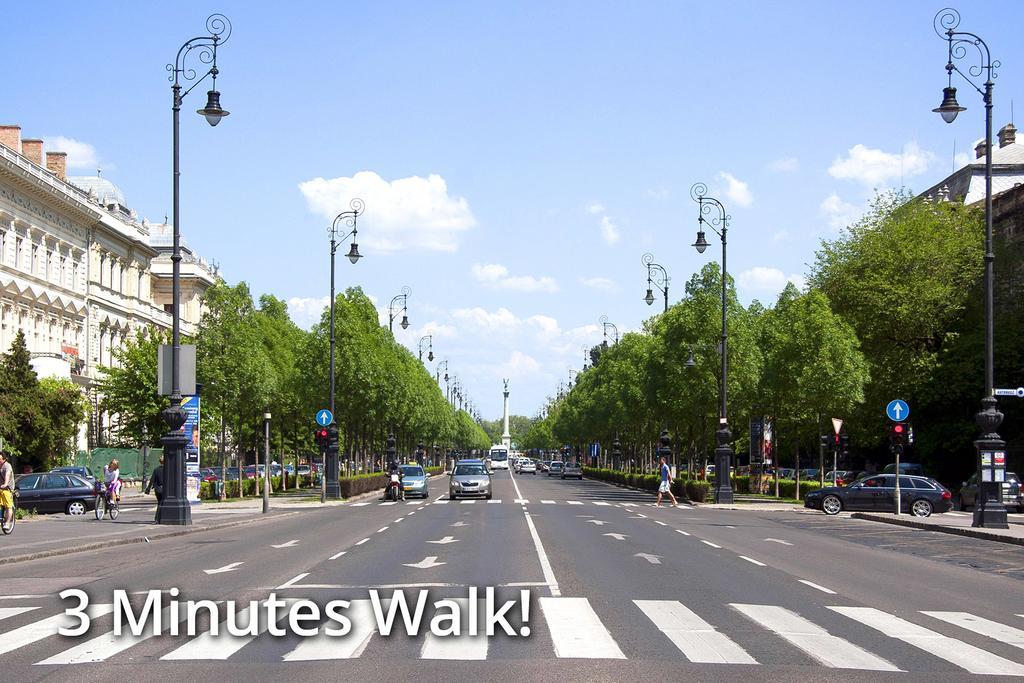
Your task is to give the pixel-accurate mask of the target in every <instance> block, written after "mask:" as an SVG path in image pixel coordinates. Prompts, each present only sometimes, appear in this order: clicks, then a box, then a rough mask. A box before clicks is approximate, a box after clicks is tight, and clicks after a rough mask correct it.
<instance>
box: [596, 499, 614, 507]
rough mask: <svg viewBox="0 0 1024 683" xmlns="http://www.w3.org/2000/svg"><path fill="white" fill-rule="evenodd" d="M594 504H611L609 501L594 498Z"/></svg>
mask: <svg viewBox="0 0 1024 683" xmlns="http://www.w3.org/2000/svg"><path fill="white" fill-rule="evenodd" d="M594 505H604V506H606V507H607V506H609V505H611V503H608V502H605V501H603V500H595V501H594Z"/></svg>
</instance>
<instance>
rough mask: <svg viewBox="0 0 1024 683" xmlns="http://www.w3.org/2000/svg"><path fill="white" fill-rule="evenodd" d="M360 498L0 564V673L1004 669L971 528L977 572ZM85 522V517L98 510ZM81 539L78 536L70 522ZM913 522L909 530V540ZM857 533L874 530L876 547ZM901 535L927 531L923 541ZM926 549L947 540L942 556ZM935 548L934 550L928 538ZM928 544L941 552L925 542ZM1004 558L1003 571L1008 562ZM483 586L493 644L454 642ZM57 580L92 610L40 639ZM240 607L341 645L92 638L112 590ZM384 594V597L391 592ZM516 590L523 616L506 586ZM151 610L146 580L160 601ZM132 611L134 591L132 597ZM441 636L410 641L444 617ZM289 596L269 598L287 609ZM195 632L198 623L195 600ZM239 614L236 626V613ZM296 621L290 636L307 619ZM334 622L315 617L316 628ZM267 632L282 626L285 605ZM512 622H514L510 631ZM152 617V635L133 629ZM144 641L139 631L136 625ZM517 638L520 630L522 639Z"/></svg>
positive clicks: (557, 510) (499, 510) (543, 676)
mask: <svg viewBox="0 0 1024 683" xmlns="http://www.w3.org/2000/svg"><path fill="white" fill-rule="evenodd" d="M432 483H433V487H432V491H431V497H430V498H429V499H428V500H426V501H406V502H400V503H397V504H381V503H379V502H378V501H367V502H363V503H356V504H348V505H344V506H337V507H329V508H326V509H313V510H306V511H302V512H300V513H298V514H288V515H281V516H278V517H276V518H274V519H269V520H267V521H265V522H260V523H255V524H249V525H245V526H238V527H233V528H229V529H222V530H215V531H209V532H205V533H201V534H191V535H188V536H182V537H176V538H170V539H165V540H161V541H159V542H154V543H148V544H137V545H127V546H120V547H112V548H110V549H108V550H104V551H96V552H88V553H80V554H76V555H71V556H66V557H57V558H48V559H42V560H37V561H33V562H25V563H17V564H13V565H8V566H0V587H2V593H3V594H2V595H0V665H2V670H3V672H4V676H5V677H8V678H10V679H11V680H16V681H30V680H44V679H46V680H51V679H52V680H76V681H81V680H86V681H89V680H100V679H104V680H107V681H109V680H112V679H129V678H130V679H134V680H142V681H146V680H167V679H168V678H170V677H172V676H177V677H181V678H183V679H186V680H217V681H224V680H237V679H241V678H243V677H244V678H249V679H253V680H269V679H273V680H276V681H281V680H304V681H305V680H313V681H317V680H337V679H339V678H347V679H349V680H353V679H354V680H380V679H398V680H405V679H411V678H414V677H415V678H425V679H430V678H438V677H441V676H445V677H451V676H461V677H477V678H487V679H488V680H513V679H514V680H516V681H523V680H538V681H539V680H544V681H548V680H555V679H560V680H624V679H627V678H634V677H638V676H642V677H645V678H658V679H670V680H678V679H684V678H686V679H694V680H708V681H734V680H737V679H740V678H743V679H744V680H751V681H758V680H783V679H784V680H795V681H831V680H836V681H838V680H843V681H847V680H927V681H962V680H965V679H966V678H971V677H972V674H985V679H986V680H998V679H1000V678H1003V677H1005V678H1006V679H1007V680H1019V679H1020V677H1024V583H1022V582H1021V580H1020V579H1019V578H1016V577H1017V576H1020V574H1019V573H1017V574H1015V573H1014V571H1012V568H1013V567H1017V568H1018V569H1020V568H1024V548H1020V547H1015V546H1003V545H1001V544H997V543H988V542H981V541H973V542H972V546H971V547H972V548H976V551H977V552H978V553H984V554H987V555H992V556H994V557H998V558H999V560H998V562H994V563H988V564H983V565H979V567H978V568H976V567H971V566H968V564H965V563H963V562H961V561H960V559H959V558H960V555H957V553H956V552H953V551H954V550H955V547H954V546H955V545H956V544H960V543H963V539H959V538H956V537H949V538H936V537H937V536H940V535H939V534H931V533H928V532H920V533H918V532H915V531H908V530H905V529H896V528H893V527H888V526H885V525H880V524H875V523H871V522H863V521H859V520H852V519H837V520H831V519H830V520H827V521H824V522H823V520H824V517H823V516H820V515H813V514H801V513H795V512H788V513H771V512H765V513H757V512H752V511H734V510H719V509H710V508H691V507H680V508H668V507H662V508H659V509H655V508H653V507H651V502H652V500H653V499H652V497H651V496H650V495H648V494H646V493H641V492H634V491H628V490H625V489H620V488H616V487H612V486H609V485H606V484H603V483H599V482H591V481H582V482H579V481H561V480H558V479H555V478H548V477H546V476H545V475H543V474H539V475H535V476H534V475H524V476H518V477H514V476H513V475H511V474H508V473H505V472H500V473H496V474H495V476H494V486H495V493H494V500H492V501H483V500H477V501H473V502H468V501H466V502H461V501H460V502H454V501H448V500H447V499H446V497H444V498H439V496H440V495H441V494H442V493H443V492H444V491H443V490H442V485H443V483H444V482H443V481H435V482H432ZM97 524H99V523H97ZM93 531H94V530H93V529H90V533H91V532H93ZM914 534H917V535H914ZM876 539H877V540H876ZM922 539H933V540H931V541H930V542H929V541H928V540H922ZM943 544H946V545H945V546H944V545H943ZM943 548H945V550H943ZM947 551H948V552H947ZM1007 570H1009V571H1007ZM471 587H477V588H478V589H479V594H478V595H477V596H476V597H477V598H478V603H477V604H478V610H477V612H478V614H477V623H479V624H483V623H484V622H483V619H484V615H485V613H486V611H487V605H486V603H485V600H484V597H485V596H484V589H485V588H486V587H494V588H495V593H496V600H497V602H498V604H499V605H500V604H501V603H503V602H504V601H512V603H513V604H512V606H511V608H510V609H509V611H508V613H507V616H508V617H509V618H508V622H509V627H510V628H511V629H512V631H513V635H507V634H505V633H504V631H501V630H500V629H499V632H498V633H497V634H496V635H495V636H493V637H490V638H488V637H486V636H480V635H476V636H473V635H470V634H469V632H468V631H469V620H470V617H469V616H468V614H466V610H465V608H468V607H470V605H471V600H470V588H471ZM66 588H80V589H83V590H85V591H86V592H87V593H88V595H89V596H90V600H91V603H92V605H93V609H94V610H95V612H96V614H97V616H96V618H95V619H94V620H93V621H92V624H91V627H90V629H89V631H88V632H87V633H86V634H85V635H83V636H79V637H66V636H59V635H56V634H55V629H56V627H57V625H58V624H59V623H61V624H67V625H71V624H72V623H74V620H70V619H67V618H65V617H63V616H61V612H62V609H63V607H65V606H71V605H72V604H73V603H74V602H75V601H71V600H68V601H61V600H60V599H59V598H58V597H57V593H58V592H59V591H61V590H63V589H66ZM172 588H177V589H180V595H179V596H178V600H182V601H184V600H209V601H214V602H215V603H217V609H218V610H221V612H220V614H219V617H220V618H219V620H217V621H223V620H224V619H225V618H226V611H227V610H228V608H229V606H228V602H227V601H235V603H236V608H237V609H238V610H241V609H242V608H243V607H244V606H246V605H247V604H248V603H249V601H256V607H257V608H259V609H262V608H263V606H265V601H266V600H267V599H268V598H269V596H271V594H274V595H276V596H277V597H278V598H280V599H282V600H288V601H298V600H302V599H309V600H311V601H313V602H314V603H316V604H317V605H318V606H319V607H324V606H325V605H326V603H327V602H329V601H335V600H347V601H350V603H349V605H348V608H347V609H346V610H344V614H345V615H346V616H347V617H348V618H349V621H350V625H351V630H350V631H349V633H348V634H347V635H345V636H326V635H323V634H321V635H319V636H315V637H301V636H298V635H295V634H294V633H285V634H284V635H274V634H273V633H272V632H271V630H270V629H271V628H272V627H275V625H274V624H268V623H267V621H266V619H265V618H263V619H258V620H257V629H256V630H257V631H258V635H255V636H229V635H227V634H226V633H224V632H223V630H224V629H225V625H224V624H223V623H222V624H221V626H220V628H221V630H222V633H221V634H220V635H219V636H217V637H210V636H209V635H199V636H198V637H195V638H189V637H187V636H186V635H171V634H169V633H168V632H167V631H168V629H167V628H166V626H167V621H171V622H175V623H178V621H179V620H185V609H184V607H183V608H182V610H181V612H180V613H179V614H178V615H177V616H178V619H175V618H174V614H173V613H171V612H169V611H168V614H167V616H168V617H169V619H166V620H165V624H164V626H165V628H164V632H163V633H161V634H160V635H157V636H151V637H145V636H143V637H129V636H127V635H122V636H120V637H117V636H113V635H112V633H111V631H112V628H113V616H112V614H111V613H110V608H109V607H104V605H110V604H111V603H112V602H113V600H114V592H115V591H117V590H126V591H129V592H130V593H136V592H138V593H144V592H145V591H150V590H163V591H170V590H171V589H172ZM403 589H404V590H403ZM371 590H376V591H378V595H379V596H381V598H382V599H383V600H384V602H383V604H382V606H381V609H382V610H384V611H385V615H386V611H387V610H388V609H389V608H390V607H393V606H395V605H394V603H392V602H390V601H389V599H390V598H391V597H392V594H393V592H394V591H396V590H403V593H404V596H405V597H406V598H407V599H408V600H409V602H410V604H412V603H415V602H416V600H417V598H418V592H419V591H421V590H423V591H428V594H427V595H428V598H427V599H426V601H425V605H426V607H425V609H424V612H423V617H422V624H421V628H420V629H419V635H417V636H408V635H406V634H405V632H404V630H405V629H404V626H402V623H403V622H402V619H401V617H400V616H399V617H397V618H396V622H395V623H396V626H395V629H394V631H393V632H392V633H391V634H390V635H383V634H382V633H380V632H379V629H378V627H377V625H376V621H377V620H376V619H375V617H374V615H373V606H372V604H371V602H370V596H371V593H370V591H371ZM523 591H527V604H528V607H527V611H528V613H527V615H526V616H527V618H526V619H525V620H524V619H523V614H522V602H521V601H520V597H521V594H522V592H523ZM164 596H165V597H164V603H163V604H164V605H167V604H169V603H168V601H169V599H170V598H169V594H168V593H164ZM130 597H131V600H132V601H133V604H134V605H135V607H136V609H138V608H140V607H141V605H142V601H143V600H144V598H145V595H142V594H137V595H131V596H130ZM445 599H454V600H455V601H456V602H455V604H456V605H458V607H459V608H462V609H463V612H462V619H461V626H462V627H463V629H464V630H463V633H461V634H460V635H458V636H449V637H438V636H434V635H428V632H429V628H428V627H427V625H428V624H429V623H430V622H431V620H432V619H435V618H436V619H437V620H438V621H437V622H436V623H437V625H438V626H440V627H444V626H450V625H451V620H447V621H445V620H443V619H442V617H444V616H445V615H446V614H449V613H450V610H451V608H450V607H449V606H445V604H444V603H442V604H441V605H437V606H436V605H435V603H437V602H439V601H442V600H445ZM289 604H291V603H289ZM200 612H202V616H201V617H200V618H199V619H198V621H197V628H198V631H199V632H200V633H205V632H207V631H208V630H209V628H210V622H209V620H208V619H207V618H206V615H207V614H208V612H209V610H200ZM247 616H248V613H246V614H242V615H240V616H239V618H238V619H237V623H238V624H239V625H242V626H244V625H245V624H246V623H248V619H247ZM316 623H318V622H316V621H312V622H310V623H308V624H299V626H306V627H309V626H310V625H314V626H315V624H316ZM325 625H326V626H330V627H336V626H337V624H336V623H325ZM276 626H279V627H283V628H285V629H286V630H287V627H288V619H287V618H283V619H282V620H281V621H279V622H277V624H276ZM524 628H528V629H529V630H528V632H527V631H524ZM150 630H151V629H150ZM148 633H149V631H147V634H148ZM524 633H527V635H523V634H524Z"/></svg>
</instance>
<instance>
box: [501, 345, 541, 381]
mask: <svg viewBox="0 0 1024 683" xmlns="http://www.w3.org/2000/svg"><path fill="white" fill-rule="evenodd" d="M540 373H541V365H540V363H539V362H537V359H536V358H534V357H533V356H529V355H527V354H525V353H523V352H522V351H519V350H515V351H513V352H512V354H511V355H510V356H509V358H508V360H507V361H505V362H504V363H502V364H501V366H500V367H499V368H498V371H497V372H496V373H495V376H497V377H508V378H509V379H525V378H529V377H534V376H537V375H539V374H540Z"/></svg>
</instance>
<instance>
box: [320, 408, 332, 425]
mask: <svg viewBox="0 0 1024 683" xmlns="http://www.w3.org/2000/svg"><path fill="white" fill-rule="evenodd" d="M332 422H334V415H332V414H331V411H329V410H327V409H326V408H324V409H323V410H321V411H320V412H318V413H317V414H316V423H317V424H318V425H320V426H321V427H326V426H327V425H329V424H331V423H332Z"/></svg>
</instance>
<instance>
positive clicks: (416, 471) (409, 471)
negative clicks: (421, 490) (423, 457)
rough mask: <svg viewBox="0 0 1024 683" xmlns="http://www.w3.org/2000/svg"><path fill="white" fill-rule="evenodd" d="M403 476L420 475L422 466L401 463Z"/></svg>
mask: <svg viewBox="0 0 1024 683" xmlns="http://www.w3.org/2000/svg"><path fill="white" fill-rule="evenodd" d="M402 476H403V477H422V476H423V468H422V467H420V466H419V465H402Z"/></svg>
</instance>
